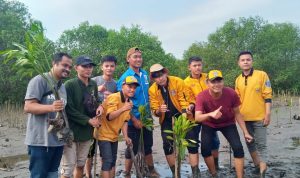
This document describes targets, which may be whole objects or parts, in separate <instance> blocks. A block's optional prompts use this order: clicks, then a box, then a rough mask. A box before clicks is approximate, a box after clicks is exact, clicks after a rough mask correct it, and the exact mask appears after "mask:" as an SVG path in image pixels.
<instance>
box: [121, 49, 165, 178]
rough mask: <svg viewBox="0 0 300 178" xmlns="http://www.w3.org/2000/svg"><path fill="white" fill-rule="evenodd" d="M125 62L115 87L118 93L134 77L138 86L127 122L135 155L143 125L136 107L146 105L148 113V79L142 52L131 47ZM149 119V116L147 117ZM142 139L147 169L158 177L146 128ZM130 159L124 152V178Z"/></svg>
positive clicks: (129, 167) (129, 169)
mask: <svg viewBox="0 0 300 178" xmlns="http://www.w3.org/2000/svg"><path fill="white" fill-rule="evenodd" d="M126 62H127V63H128V65H129V67H128V69H127V71H126V72H124V73H123V75H122V76H121V77H120V79H119V81H118V83H117V87H118V91H121V89H122V82H123V81H124V79H125V78H126V77H127V76H134V77H135V78H136V79H137V80H138V83H139V85H140V86H138V87H137V88H136V91H135V95H134V96H133V97H132V98H131V100H132V102H133V107H132V111H131V120H130V121H129V122H128V137H129V138H130V139H131V140H132V144H133V152H134V154H137V151H138V147H139V138H140V133H141V128H143V124H142V122H141V121H140V113H139V111H138V107H139V106H140V105H146V106H147V109H148V111H149V113H150V107H149V96H148V90H149V79H148V74H147V72H146V71H145V70H143V69H142V68H141V67H142V64H143V58H142V51H141V50H140V49H139V48H137V47H133V48H130V49H129V50H128V52H127V57H126ZM149 117H151V116H149ZM143 138H144V145H143V146H144V151H145V162H146V164H147V166H148V168H149V171H150V173H151V176H152V177H158V176H159V175H158V173H157V172H156V170H155V169H154V163H153V156H152V146H153V133H152V131H149V130H148V129H146V128H143ZM132 159H133V158H131V155H130V152H129V150H128V149H127V150H126V152H125V177H130V171H131V168H132Z"/></svg>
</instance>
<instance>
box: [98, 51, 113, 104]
mask: <svg viewBox="0 0 300 178" xmlns="http://www.w3.org/2000/svg"><path fill="white" fill-rule="evenodd" d="M116 66H117V59H116V57H115V56H104V57H103V58H102V59H101V65H100V69H101V70H102V75H101V76H97V77H94V78H92V79H93V80H95V81H96V83H97V86H98V95H99V101H100V102H103V101H104V99H105V98H106V97H107V96H108V95H110V94H112V93H115V92H117V83H116V81H115V80H114V79H113V77H114V72H115V70H116Z"/></svg>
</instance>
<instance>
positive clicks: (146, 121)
mask: <svg viewBox="0 0 300 178" xmlns="http://www.w3.org/2000/svg"><path fill="white" fill-rule="evenodd" d="M147 107H149V106H148V105H140V106H139V107H138V111H139V113H140V120H141V122H142V124H143V126H144V127H145V128H146V129H147V130H150V131H151V130H153V119H152V118H151V114H150V112H149V109H147Z"/></svg>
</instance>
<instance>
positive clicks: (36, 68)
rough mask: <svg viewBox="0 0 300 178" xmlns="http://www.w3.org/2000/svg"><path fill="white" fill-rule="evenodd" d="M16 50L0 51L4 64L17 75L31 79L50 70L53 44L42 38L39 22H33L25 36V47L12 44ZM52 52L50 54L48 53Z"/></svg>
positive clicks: (41, 28)
mask: <svg viewBox="0 0 300 178" xmlns="http://www.w3.org/2000/svg"><path fill="white" fill-rule="evenodd" d="M14 46H15V47H16V48H17V49H15V50H14V49H13V50H5V51H1V52H0V55H3V56H4V57H5V58H4V60H3V62H4V64H8V63H10V64H11V66H12V69H13V70H15V72H17V75H19V76H20V77H21V78H22V77H33V76H34V75H37V74H43V73H44V72H48V71H49V70H50V69H51V66H50V60H51V56H49V54H52V53H53V51H52V49H53V44H52V43H51V42H50V41H48V40H47V39H46V38H45V36H44V29H43V26H42V24H41V23H40V22H33V23H32V24H31V26H30V29H29V30H28V31H27V32H26V34H25V45H22V44H17V43H14ZM51 51H52V53H50V52H51Z"/></svg>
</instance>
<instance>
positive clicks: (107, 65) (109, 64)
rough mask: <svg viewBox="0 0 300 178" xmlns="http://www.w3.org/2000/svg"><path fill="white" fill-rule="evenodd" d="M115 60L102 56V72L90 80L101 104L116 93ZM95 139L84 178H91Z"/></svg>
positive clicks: (111, 57)
mask: <svg viewBox="0 0 300 178" xmlns="http://www.w3.org/2000/svg"><path fill="white" fill-rule="evenodd" d="M116 65H117V59H116V57H115V56H104V57H102V59H101V64H100V70H102V75H101V76H97V77H94V78H92V80H95V82H96V83H97V86H98V97H99V98H98V99H99V100H98V102H99V103H102V102H103V101H104V100H105V99H106V98H107V96H108V95H110V94H112V93H115V92H117V83H116V81H115V80H114V79H113V77H114V72H115V70H116ZM95 143H96V142H95V139H94V142H93V144H92V146H91V148H90V151H89V154H88V159H87V161H86V164H85V174H86V175H85V176H86V177H87V178H91V177H92V173H91V170H92V162H93V157H94V155H95V148H96V147H95Z"/></svg>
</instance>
